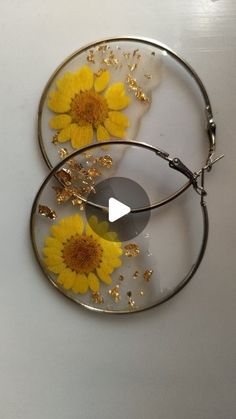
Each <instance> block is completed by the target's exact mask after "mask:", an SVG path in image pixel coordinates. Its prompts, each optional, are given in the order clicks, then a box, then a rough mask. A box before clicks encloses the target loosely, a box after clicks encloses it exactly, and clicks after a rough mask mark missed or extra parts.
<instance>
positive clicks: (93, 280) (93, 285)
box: [88, 272, 100, 292]
mask: <svg viewBox="0 0 236 419" xmlns="http://www.w3.org/2000/svg"><path fill="white" fill-rule="evenodd" d="M88 283H89V288H90V289H91V290H92V291H93V292H98V291H99V286H100V284H99V280H98V277H97V276H96V275H95V274H94V273H92V272H90V273H89V275H88Z"/></svg>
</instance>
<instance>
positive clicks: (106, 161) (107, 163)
mask: <svg viewBox="0 0 236 419" xmlns="http://www.w3.org/2000/svg"><path fill="white" fill-rule="evenodd" d="M98 164H99V165H100V166H102V167H106V168H107V169H110V168H111V167H112V165H113V160H112V157H111V156H108V155H106V156H102V157H99V159H98Z"/></svg>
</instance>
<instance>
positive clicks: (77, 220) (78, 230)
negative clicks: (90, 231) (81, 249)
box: [59, 214, 84, 234]
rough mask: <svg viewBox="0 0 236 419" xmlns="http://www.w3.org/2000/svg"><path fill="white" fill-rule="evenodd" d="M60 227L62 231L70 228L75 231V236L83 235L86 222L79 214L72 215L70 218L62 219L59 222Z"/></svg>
mask: <svg viewBox="0 0 236 419" xmlns="http://www.w3.org/2000/svg"><path fill="white" fill-rule="evenodd" d="M59 226H60V227H61V228H62V230H63V229H64V228H65V229H66V228H70V229H72V230H73V234H82V232H83V229H84V222H83V219H82V217H81V216H80V215H79V214H75V215H72V216H70V217H65V218H62V219H61V220H60V222H59Z"/></svg>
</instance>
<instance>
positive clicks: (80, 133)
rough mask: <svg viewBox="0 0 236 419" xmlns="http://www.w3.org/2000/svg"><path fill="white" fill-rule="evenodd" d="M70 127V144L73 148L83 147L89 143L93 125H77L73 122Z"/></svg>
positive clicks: (91, 137) (91, 138)
mask: <svg viewBox="0 0 236 419" xmlns="http://www.w3.org/2000/svg"><path fill="white" fill-rule="evenodd" d="M73 125H74V126H73V129H71V144H72V147H73V148H81V147H85V146H86V145H88V144H91V142H92V140H93V127H92V125H86V126H83V127H80V126H79V125H76V124H73Z"/></svg>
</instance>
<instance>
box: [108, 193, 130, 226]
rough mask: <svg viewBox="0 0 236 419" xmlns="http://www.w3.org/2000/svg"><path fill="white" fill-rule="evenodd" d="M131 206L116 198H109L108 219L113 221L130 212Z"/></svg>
mask: <svg viewBox="0 0 236 419" xmlns="http://www.w3.org/2000/svg"><path fill="white" fill-rule="evenodd" d="M130 211H131V208H130V207H128V205H125V204H123V203H122V202H120V201H118V200H117V199H115V198H109V206H108V219H109V221H110V222H111V223H113V222H114V221H116V220H119V219H120V218H122V217H124V216H125V215H127V214H129V213H130Z"/></svg>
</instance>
